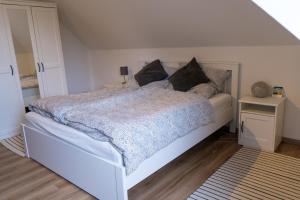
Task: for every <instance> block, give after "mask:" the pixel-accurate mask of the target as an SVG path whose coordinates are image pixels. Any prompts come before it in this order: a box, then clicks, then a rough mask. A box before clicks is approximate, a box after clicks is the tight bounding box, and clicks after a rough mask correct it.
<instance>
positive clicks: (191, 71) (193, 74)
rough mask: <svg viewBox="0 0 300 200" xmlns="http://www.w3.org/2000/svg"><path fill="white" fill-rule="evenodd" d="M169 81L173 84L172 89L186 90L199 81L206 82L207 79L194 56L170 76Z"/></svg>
mask: <svg viewBox="0 0 300 200" xmlns="http://www.w3.org/2000/svg"><path fill="white" fill-rule="evenodd" d="M169 82H170V83H171V84H172V85H173V88H174V90H178V91H182V92H186V91H188V90H189V89H191V88H192V87H194V86H196V85H198V84H200V83H208V82H209V79H208V78H207V76H206V75H205V73H204V72H203V70H202V68H201V67H200V65H199V64H198V62H197V60H196V58H193V59H192V60H191V61H190V62H189V63H188V64H187V65H185V66H184V67H182V68H180V69H179V70H177V71H176V72H175V73H174V74H173V75H172V76H170V77H169Z"/></svg>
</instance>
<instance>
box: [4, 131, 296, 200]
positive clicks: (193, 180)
mask: <svg viewBox="0 0 300 200" xmlns="http://www.w3.org/2000/svg"><path fill="white" fill-rule="evenodd" d="M219 135H222V136H219ZM239 149H240V146H239V145H238V144H237V141H236V137H234V136H233V135H230V134H225V135H223V132H222V131H219V132H218V133H216V134H214V135H213V136H211V137H209V138H208V139H206V140H205V141H203V142H202V143H200V144H198V145H196V146H195V147H194V148H192V149H191V150H189V151H187V152H186V153H184V154H183V155H182V156H180V157H179V158H177V159H176V160H174V161H173V162H171V163H170V164H168V165H167V166H165V167H163V168H162V169H161V170H159V171H158V172H156V173H155V174H153V175H152V176H150V177H148V178H147V179H146V180H144V181H143V182H141V183H139V184H138V185H136V186H135V187H133V188H132V189H131V190H130V191H129V200H144V199H149V200H150V199H151V200H152V199H155V200H160V199H163V200H171V199H172V200H177V199H178V200H182V199H185V198H186V197H187V196H188V195H189V194H190V193H192V192H193V191H194V190H195V189H197V188H198V187H199V186H200V185H201V183H203V182H204V181H205V180H206V179H207V178H208V177H209V176H210V175H211V174H212V173H213V172H214V171H215V170H216V169H217V168H218V167H219V166H220V165H222V163H224V162H225V161H226V160H227V159H228V158H229V157H231V156H232V155H233V154H234V153H235V152H236V151H238V150H239ZM278 152H279V153H282V154H285V155H290V156H294V157H298V158H300V146H297V145H292V144H286V143H282V144H281V145H280V147H279V148H278ZM13 199H22V200H26V199H43V200H44V199H45V200H47V199H64V200H66V199H76V200H77V199H78V200H80V199H94V198H93V197H92V196H90V195H89V194H87V193H85V192H84V191H82V190H81V189H79V188H77V187H76V186H74V185H72V184H71V183H69V182H68V181H66V180H64V179H63V178H61V177H59V176H58V175H56V174H55V173H53V172H51V171H50V170H48V169H46V168H45V167H43V166H41V165H40V164H38V163H36V162H35V161H32V160H29V159H26V158H21V157H19V156H16V155H15V154H14V153H12V152H10V151H9V150H7V149H6V148H5V147H3V146H2V145H0V200H13Z"/></svg>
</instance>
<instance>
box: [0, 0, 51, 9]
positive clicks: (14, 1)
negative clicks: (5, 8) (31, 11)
mask: <svg viewBox="0 0 300 200" xmlns="http://www.w3.org/2000/svg"><path fill="white" fill-rule="evenodd" d="M0 4H6V5H20V6H35V7H47V8H56V3H50V2H38V1H23V0H0Z"/></svg>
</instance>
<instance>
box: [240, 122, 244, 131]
mask: <svg viewBox="0 0 300 200" xmlns="http://www.w3.org/2000/svg"><path fill="white" fill-rule="evenodd" d="M243 132H244V121H242V123H241V133H243Z"/></svg>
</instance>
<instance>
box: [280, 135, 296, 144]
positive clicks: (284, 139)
mask: <svg viewBox="0 0 300 200" xmlns="http://www.w3.org/2000/svg"><path fill="white" fill-rule="evenodd" d="M282 141H284V142H286V143H290V144H297V145H300V140H295V139H291V138H285V137H283V138H282Z"/></svg>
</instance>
